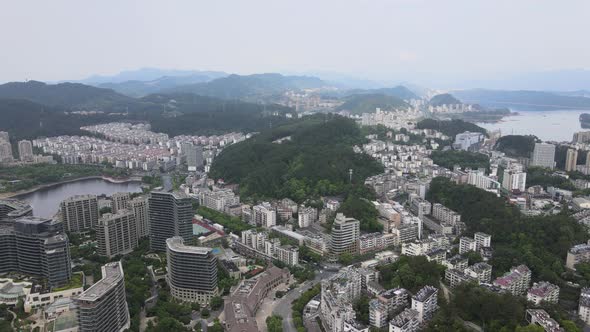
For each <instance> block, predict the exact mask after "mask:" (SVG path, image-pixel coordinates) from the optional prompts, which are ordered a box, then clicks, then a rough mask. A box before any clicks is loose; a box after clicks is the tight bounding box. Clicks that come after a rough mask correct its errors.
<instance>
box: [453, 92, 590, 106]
mask: <svg viewBox="0 0 590 332" xmlns="http://www.w3.org/2000/svg"><path fill="white" fill-rule="evenodd" d="M453 95H454V96H456V97H457V98H459V99H460V100H461V101H463V102H465V103H468V104H480V105H482V106H486V107H509V108H512V109H515V110H523V111H524V110H545V111H550V110H564V109H578V110H579V109H590V98H587V97H582V96H575V95H574V96H568V95H563V94H558V93H554V92H546V91H528V90H517V91H511V90H510V91H509V90H486V89H472V90H456V91H453Z"/></svg>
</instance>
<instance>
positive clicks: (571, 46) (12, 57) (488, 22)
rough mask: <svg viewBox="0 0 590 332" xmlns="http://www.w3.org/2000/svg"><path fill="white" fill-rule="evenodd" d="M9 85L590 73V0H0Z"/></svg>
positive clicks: (2, 74)
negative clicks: (157, 73) (204, 75)
mask: <svg viewBox="0 0 590 332" xmlns="http://www.w3.org/2000/svg"><path fill="white" fill-rule="evenodd" d="M0 4H1V7H0V8H1V10H0V31H2V33H0V45H2V48H1V49H0V82H7V81H23V80H26V79H35V80H42V81H56V80H64V79H82V78H85V77H88V76H91V75H94V74H100V75H109V74H115V73H117V72H119V71H122V70H132V69H137V68H141V67H156V68H166V69H191V70H192V69H194V70H220V71H226V72H231V73H238V74H250V73H261V72H289V73H316V72H333V73H343V74H348V75H353V76H355V77H359V78H363V79H372V80H382V81H413V82H422V83H427V84H428V83H431V84H435V83H436V82H447V83H448V82H452V81H453V80H477V79H484V78H485V79H493V78H497V77H502V76H506V75H514V74H518V73H526V72H537V71H548V70H561V69H590V43H588V37H587V33H588V31H590V20H589V19H588V13H590V1H587V0H568V1H554V0H551V1H546V0H518V1H514V0H490V1H487V0H445V1H441V0H432V1H427V0H389V1H385V0H364V1H363V0H358V1H354V0H338V1H333V0H313V1H312V0H296V1H283V0H236V1H226V0H207V1H198V0H190V1H175V0H166V1H149V0H141V1H133V0H128V1H127V0H100V1H79V0H52V1H37V0H35V1H31V0H19V1H9V0H0Z"/></svg>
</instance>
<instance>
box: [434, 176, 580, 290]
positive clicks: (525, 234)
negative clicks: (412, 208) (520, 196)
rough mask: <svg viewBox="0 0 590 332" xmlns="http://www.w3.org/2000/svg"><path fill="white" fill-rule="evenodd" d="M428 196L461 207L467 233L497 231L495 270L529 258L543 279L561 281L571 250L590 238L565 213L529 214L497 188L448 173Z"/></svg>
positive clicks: (532, 267)
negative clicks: (464, 181) (493, 190)
mask: <svg viewBox="0 0 590 332" xmlns="http://www.w3.org/2000/svg"><path fill="white" fill-rule="evenodd" d="M427 199H428V200H429V201H431V202H433V203H441V204H443V205H445V206H446V207H448V208H450V209H452V210H454V211H457V212H458V213H460V214H461V220H462V221H464V222H465V223H466V225H467V234H473V233H474V232H484V233H487V234H490V235H492V239H493V243H494V257H493V259H492V260H491V264H492V265H493V267H494V270H493V271H494V274H495V275H499V274H502V273H504V272H506V271H507V270H509V269H510V267H512V266H515V265H518V264H526V265H527V266H528V267H529V268H530V269H531V270H532V271H533V275H534V276H536V277H537V278H539V280H546V281H550V282H553V283H557V284H559V285H562V284H563V280H562V279H561V278H560V275H561V274H562V273H563V272H564V267H563V266H564V263H565V254H566V252H567V251H568V249H569V248H570V247H571V246H573V245H575V244H579V243H584V242H586V241H587V240H588V233H587V232H586V230H585V229H584V227H583V226H582V225H580V224H578V223H577V222H576V221H575V220H574V219H573V218H571V217H570V216H568V215H567V214H565V213H561V214H558V215H551V216H539V217H526V216H524V215H522V214H521V213H520V212H519V211H518V209H517V208H516V207H515V206H512V205H509V204H508V203H507V202H506V201H505V200H504V199H502V198H499V197H497V196H496V195H494V194H492V193H489V192H486V191H484V190H481V189H478V188H476V187H473V186H470V185H458V184H455V183H454V182H452V181H450V180H449V179H446V178H442V177H437V178H435V179H433V181H432V182H431V184H430V190H429V192H428V196H427Z"/></svg>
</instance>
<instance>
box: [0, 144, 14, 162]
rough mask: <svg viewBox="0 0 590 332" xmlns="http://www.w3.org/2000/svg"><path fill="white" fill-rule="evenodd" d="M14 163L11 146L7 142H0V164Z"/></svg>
mask: <svg viewBox="0 0 590 332" xmlns="http://www.w3.org/2000/svg"><path fill="white" fill-rule="evenodd" d="M12 161H14V157H13V156H12V146H11V145H10V142H9V141H5V140H0V163H9V162H12Z"/></svg>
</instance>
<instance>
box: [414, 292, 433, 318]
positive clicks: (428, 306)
mask: <svg viewBox="0 0 590 332" xmlns="http://www.w3.org/2000/svg"><path fill="white" fill-rule="evenodd" d="M412 309H413V310H416V311H417V312H418V320H419V321H420V322H421V323H422V322H424V321H428V320H430V318H432V316H434V312H435V311H436V309H438V289H437V288H436V287H432V286H424V288H422V289H421V290H419V291H418V293H416V294H415V295H414V296H412Z"/></svg>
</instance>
